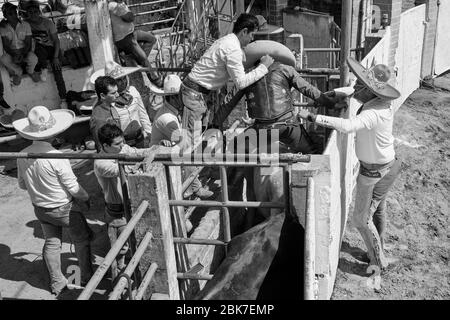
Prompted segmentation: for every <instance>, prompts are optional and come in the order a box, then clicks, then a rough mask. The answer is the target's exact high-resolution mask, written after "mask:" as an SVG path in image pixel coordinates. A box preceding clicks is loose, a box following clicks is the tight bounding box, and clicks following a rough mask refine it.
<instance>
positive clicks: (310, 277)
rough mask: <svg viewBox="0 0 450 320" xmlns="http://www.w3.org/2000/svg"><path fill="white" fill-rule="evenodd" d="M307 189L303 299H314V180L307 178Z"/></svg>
mask: <svg viewBox="0 0 450 320" xmlns="http://www.w3.org/2000/svg"><path fill="white" fill-rule="evenodd" d="M307 185H308V189H307V193H306V214H305V215H306V222H305V244H304V246H305V260H304V264H305V265H304V270H305V271H304V283H305V288H304V295H305V297H304V298H305V300H316V299H317V298H316V285H315V282H316V279H315V277H316V275H315V254H316V233H315V232H316V229H315V225H316V222H315V216H314V214H315V213H314V180H313V178H308V183H307Z"/></svg>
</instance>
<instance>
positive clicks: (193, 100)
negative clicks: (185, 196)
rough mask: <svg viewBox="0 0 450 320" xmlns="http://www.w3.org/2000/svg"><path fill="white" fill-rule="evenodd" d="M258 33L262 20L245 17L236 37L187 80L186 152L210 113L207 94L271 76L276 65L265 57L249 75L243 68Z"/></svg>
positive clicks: (214, 49) (221, 43) (212, 51)
mask: <svg viewBox="0 0 450 320" xmlns="http://www.w3.org/2000/svg"><path fill="white" fill-rule="evenodd" d="M257 30H258V19H257V18H256V17H255V16H254V15H251V14H246V13H243V14H241V15H240V16H239V17H238V19H237V20H236V22H235V24H234V27H233V33H231V34H228V35H226V36H224V37H222V38H220V39H218V40H216V41H215V42H214V43H213V44H212V45H211V47H209V49H208V50H207V51H206V52H205V53H204V54H203V56H202V57H201V58H200V59H199V60H198V61H197V62H196V63H195V65H194V67H193V68H192V70H191V72H190V73H189V74H188V75H187V77H186V78H185V79H184V81H183V84H182V86H181V94H182V98H183V103H184V110H183V120H182V128H183V129H187V130H186V132H185V138H186V142H183V149H184V148H185V147H186V146H188V145H189V144H192V141H190V139H191V137H192V131H193V130H194V128H196V130H199V129H201V121H202V117H203V115H204V114H205V113H206V111H207V109H208V107H207V105H206V103H205V97H206V95H207V94H209V93H210V92H211V91H215V90H219V89H220V88H222V87H223V86H225V85H226V83H227V82H228V80H229V79H231V80H232V81H233V82H234V83H235V85H236V86H237V88H238V89H239V90H241V89H244V88H246V87H248V86H249V85H251V84H253V83H254V82H256V81H258V80H259V79H261V78H262V77H264V76H265V75H266V74H267V72H268V69H267V68H268V67H269V66H270V65H271V64H272V63H273V59H272V58H271V57H270V56H268V55H265V56H263V57H262V58H261V63H260V64H259V65H258V66H257V67H256V68H255V69H253V70H252V71H250V72H248V73H245V70H244V66H243V58H244V54H243V52H242V49H243V48H244V47H245V46H246V45H247V44H249V43H250V42H251V41H252V40H253V34H254V33H255V32H256V31H257ZM183 139H184V138H183ZM185 143H186V144H185ZM196 143H197V142H196Z"/></svg>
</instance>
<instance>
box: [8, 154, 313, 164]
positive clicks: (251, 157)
mask: <svg viewBox="0 0 450 320" xmlns="http://www.w3.org/2000/svg"><path fill="white" fill-rule="evenodd" d="M19 158H32V159H112V160H119V161H130V162H133V161H134V162H141V161H143V160H144V159H145V157H143V156H130V155H127V154H119V153H116V154H108V153H101V154H100V153H32V152H0V159H19ZM174 158H175V159H174ZM219 159H223V161H225V162H224V163H220V162H219ZM153 160H154V161H166V162H167V163H166V164H167V165H193V163H195V165H199V163H200V165H201V164H202V162H201V161H202V160H203V161H204V162H206V163H203V165H206V164H208V163H207V162H211V163H210V164H209V165H228V161H229V162H230V163H229V165H233V162H238V161H243V160H244V161H258V162H263V163H262V164H264V165H266V164H268V165H271V166H272V165H275V164H274V163H273V162H274V161H275V160H276V161H280V162H309V161H310V160H311V155H308V154H295V153H281V154H274V155H273V156H270V155H266V154H239V153H229V154H227V153H222V154H215V155H214V157H211V156H210V155H209V154H204V155H203V154H190V155H184V156H183V155H181V156H180V155H179V154H170V153H164V154H155V155H154V159H153ZM189 160H191V162H189ZM194 161H197V162H194ZM258 164H259V163H258ZM242 165H244V163H242ZM254 165H256V164H254ZM276 165H278V164H276ZM280 165H281V164H280ZM234 166H235V165H234Z"/></svg>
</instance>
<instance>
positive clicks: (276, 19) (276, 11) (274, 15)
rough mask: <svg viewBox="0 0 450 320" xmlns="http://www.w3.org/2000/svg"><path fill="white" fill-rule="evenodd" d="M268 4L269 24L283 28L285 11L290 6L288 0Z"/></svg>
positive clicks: (273, 1)
mask: <svg viewBox="0 0 450 320" xmlns="http://www.w3.org/2000/svg"><path fill="white" fill-rule="evenodd" d="M268 4H269V12H268V16H267V22H268V23H269V24H273V25H276V26H283V9H284V8H286V6H287V5H288V0H269V1H268Z"/></svg>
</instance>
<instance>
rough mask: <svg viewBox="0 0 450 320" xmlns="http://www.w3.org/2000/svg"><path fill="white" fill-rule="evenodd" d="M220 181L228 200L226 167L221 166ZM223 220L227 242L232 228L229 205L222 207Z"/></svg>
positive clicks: (224, 237) (223, 196)
mask: <svg viewBox="0 0 450 320" xmlns="http://www.w3.org/2000/svg"><path fill="white" fill-rule="evenodd" d="M220 181H221V184H222V201H223V202H228V181H227V170H226V169H225V167H220ZM222 222H223V239H224V242H225V243H228V242H230V241H231V230H230V212H229V211H228V208H227V207H223V208H222ZM225 250H226V247H225Z"/></svg>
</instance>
